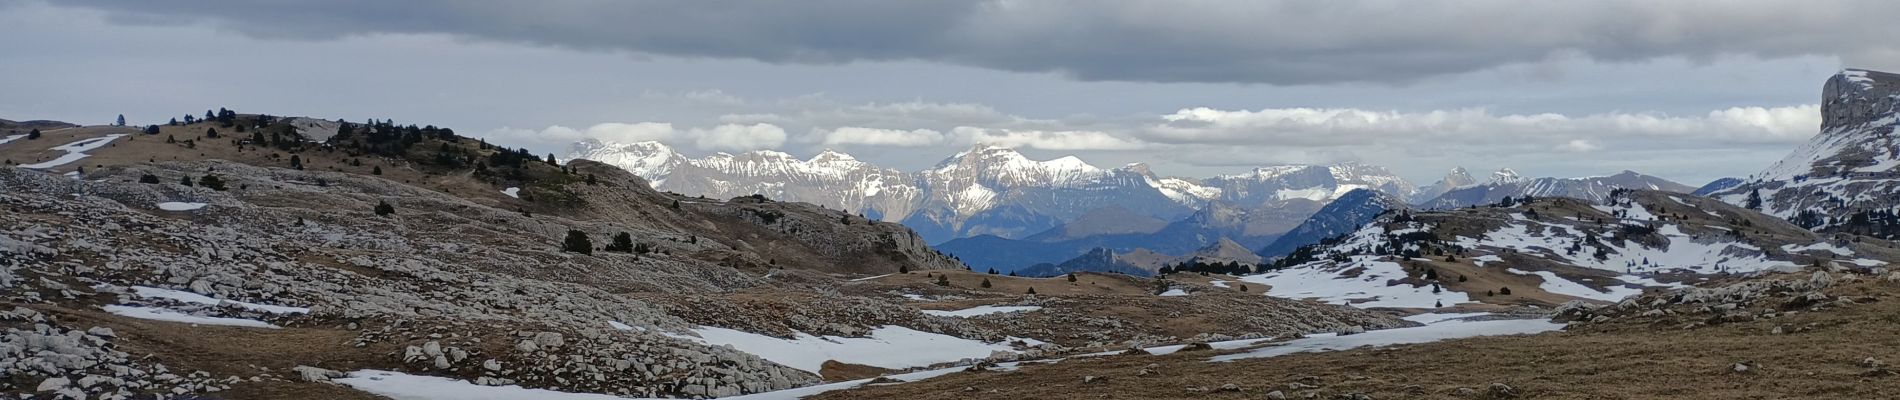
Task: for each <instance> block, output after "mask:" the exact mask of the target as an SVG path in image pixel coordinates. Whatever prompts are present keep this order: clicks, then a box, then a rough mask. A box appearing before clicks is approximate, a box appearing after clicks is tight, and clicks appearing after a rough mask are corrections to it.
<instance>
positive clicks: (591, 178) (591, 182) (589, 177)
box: [587, 174, 600, 186]
mask: <svg viewBox="0 0 1900 400" xmlns="http://www.w3.org/2000/svg"><path fill="white" fill-rule="evenodd" d="M599 184H600V180H599V179H595V178H594V174H587V185H588V186H593V185H599Z"/></svg>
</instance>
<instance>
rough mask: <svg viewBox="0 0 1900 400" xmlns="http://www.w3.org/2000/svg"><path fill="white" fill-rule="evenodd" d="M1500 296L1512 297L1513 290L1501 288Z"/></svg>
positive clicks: (1499, 290)
mask: <svg viewBox="0 0 1900 400" xmlns="http://www.w3.org/2000/svg"><path fill="white" fill-rule="evenodd" d="M1498 294H1501V295H1505V296H1510V295H1511V288H1510V287H1505V288H1501V289H1498Z"/></svg>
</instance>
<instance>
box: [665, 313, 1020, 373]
mask: <svg viewBox="0 0 1900 400" xmlns="http://www.w3.org/2000/svg"><path fill="white" fill-rule="evenodd" d="M693 333H694V334H695V335H697V337H694V336H686V335H672V334H669V335H668V336H672V337H675V338H679V339H685V340H690V341H695V342H700V343H705V344H709V345H714V346H720V345H725V346H731V347H732V348H734V349H737V350H739V351H742V352H746V353H751V354H753V355H757V356H759V358H764V359H766V360H768V361H772V362H775V363H778V364H780V365H784V366H787V367H792V368H796V369H799V370H804V371H808V372H811V373H813V374H816V373H818V370H819V368H820V366H822V365H823V364H824V363H825V361H827V360H835V361H838V362H843V363H849V364H860V365H869V366H873V367H878V368H887V369H906V368H916V367H923V366H929V365H933V364H938V363H945V362H952V361H957V360H962V359H966V358H984V357H989V356H990V355H991V353H994V352H998V351H1002V352H1013V351H1014V349H1013V348H1011V347H1010V346H1009V344H1007V343H984V342H982V341H978V340H970V339H964V338H959V337H955V336H950V335H944V334H938V333H930V332H923V331H918V330H914V329H910V328H905V327H901V326H891V325H886V326H881V327H878V328H877V329H874V330H872V331H871V334H870V336H869V337H857V338H854V337H838V336H812V335H810V334H806V333H804V332H794V337H793V338H792V339H781V338H776V337H771V336H766V335H760V334H756V333H750V332H744V331H739V330H733V329H726V328H719V327H711V326H701V327H699V328H696V329H693Z"/></svg>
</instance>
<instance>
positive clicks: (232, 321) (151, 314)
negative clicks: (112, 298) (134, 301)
mask: <svg viewBox="0 0 1900 400" xmlns="http://www.w3.org/2000/svg"><path fill="white" fill-rule="evenodd" d="M104 308H105V310H106V312H109V313H113V314H117V315H122V316H127V317H132V318H138V319H149V320H155V321H171V322H183V323H187V324H197V325H225V326H242V327H247V328H269V329H277V325H271V324H270V323H268V322H264V321H258V320H254V319H243V318H224V317H205V316H198V315H191V314H186V313H182V312H178V311H173V310H168V309H164V308H157V307H138V306H122V305H109V306H105V307H104Z"/></svg>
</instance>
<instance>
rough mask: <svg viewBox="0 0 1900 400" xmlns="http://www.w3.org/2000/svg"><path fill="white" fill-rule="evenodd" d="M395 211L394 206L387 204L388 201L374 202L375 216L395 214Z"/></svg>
mask: <svg viewBox="0 0 1900 400" xmlns="http://www.w3.org/2000/svg"><path fill="white" fill-rule="evenodd" d="M395 213H396V206H392V205H389V202H388V201H378V202H376V216H378V217H382V216H388V215H389V214H395Z"/></svg>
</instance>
